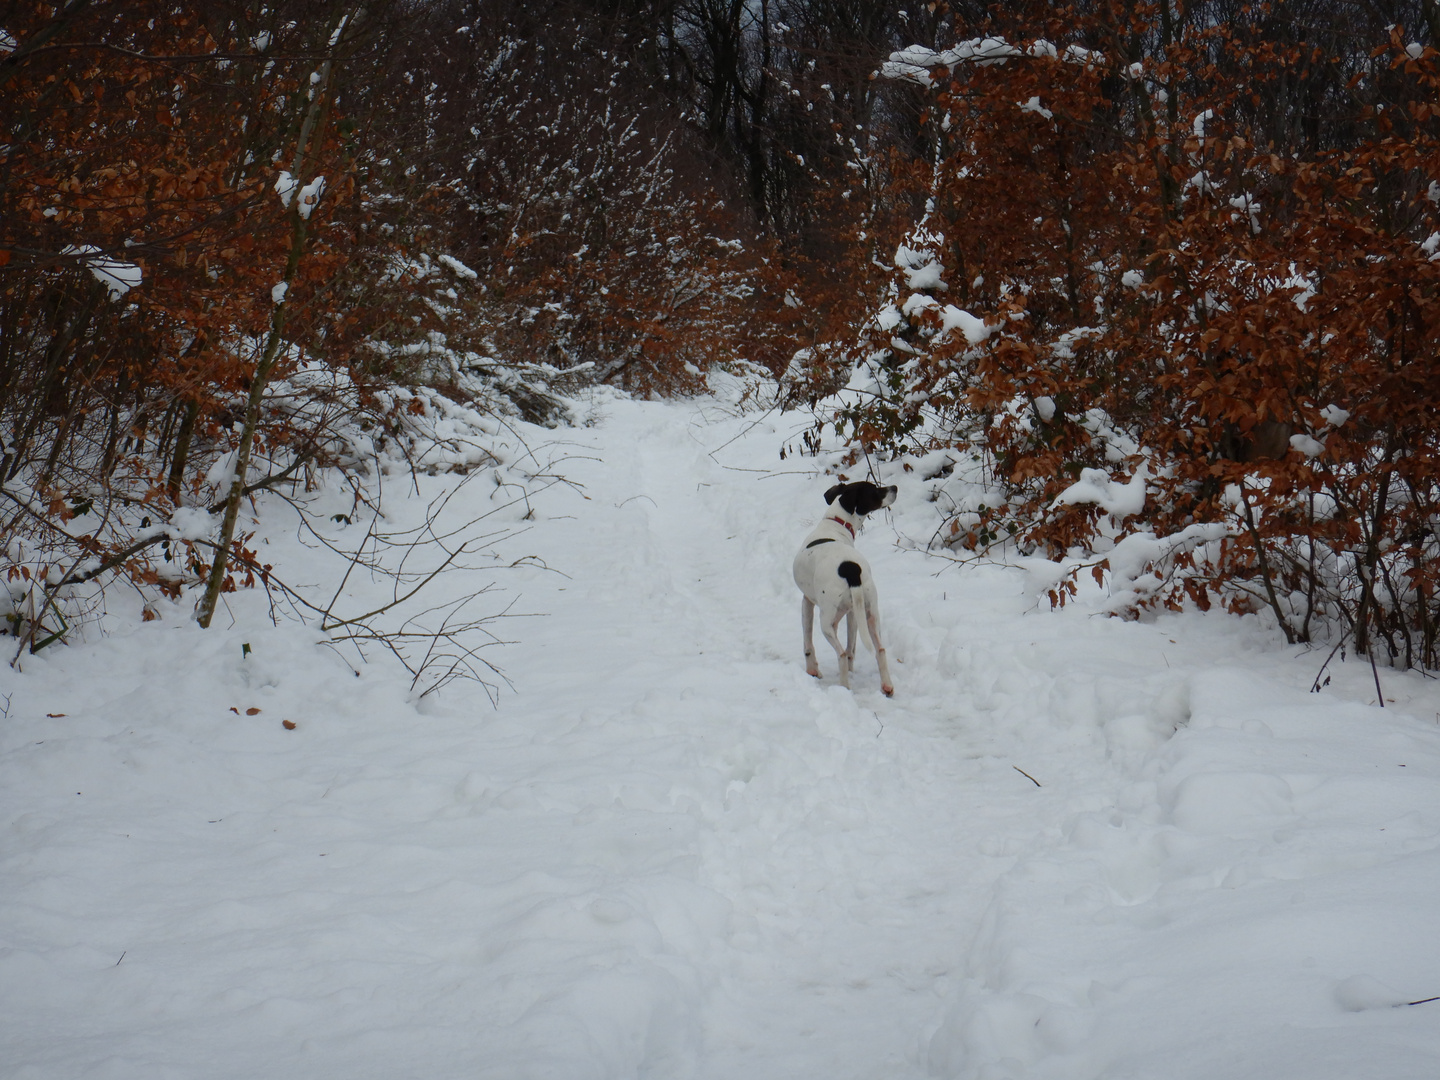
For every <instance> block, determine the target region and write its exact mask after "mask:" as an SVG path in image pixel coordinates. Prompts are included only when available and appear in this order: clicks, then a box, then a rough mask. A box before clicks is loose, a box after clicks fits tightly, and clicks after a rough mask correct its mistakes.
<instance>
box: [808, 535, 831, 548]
mask: <svg viewBox="0 0 1440 1080" xmlns="http://www.w3.org/2000/svg"><path fill="white" fill-rule="evenodd" d="M834 542H835V538H834V537H833V536H822V537H820V539H819V540H811V541H810V542H809V543H808V544H806V545H805V546H806V547H807V548H812V547H819V546H820V545H821V544H833V543H834Z"/></svg>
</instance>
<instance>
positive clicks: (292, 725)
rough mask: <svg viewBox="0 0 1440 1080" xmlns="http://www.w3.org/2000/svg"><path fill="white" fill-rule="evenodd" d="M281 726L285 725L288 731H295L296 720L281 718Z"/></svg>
mask: <svg viewBox="0 0 1440 1080" xmlns="http://www.w3.org/2000/svg"><path fill="white" fill-rule="evenodd" d="M280 726H281V727H283V728H284V729H285V730H286V731H294V730H295V721H294V720H281V721H280Z"/></svg>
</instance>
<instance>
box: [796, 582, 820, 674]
mask: <svg viewBox="0 0 1440 1080" xmlns="http://www.w3.org/2000/svg"><path fill="white" fill-rule="evenodd" d="M800 629H801V631H802V633H803V634H804V641H805V674H807V675H814V676H815V678H817V679H818V678H819V677H820V665H819V664H818V663H816V662H815V605H814V604H813V603H811V602H810V598H809V597H808V596H802V597H800Z"/></svg>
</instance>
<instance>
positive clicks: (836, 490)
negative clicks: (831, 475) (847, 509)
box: [825, 484, 845, 506]
mask: <svg viewBox="0 0 1440 1080" xmlns="http://www.w3.org/2000/svg"><path fill="white" fill-rule="evenodd" d="M844 490H845V485H844V484H836V485H835V486H834V487H832V488H831V489H830V490H829V491H827V492H825V505H826V506H829V505H830V504H831V503H833V502H834V501H835V496H837V495H839V494H840V492H842V491H844Z"/></svg>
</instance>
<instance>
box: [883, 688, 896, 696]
mask: <svg viewBox="0 0 1440 1080" xmlns="http://www.w3.org/2000/svg"><path fill="white" fill-rule="evenodd" d="M880 692H881V693H882V694H884V695H885V696H886V697H894V696H895V688H894V687H893V686H882V687H880Z"/></svg>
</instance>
